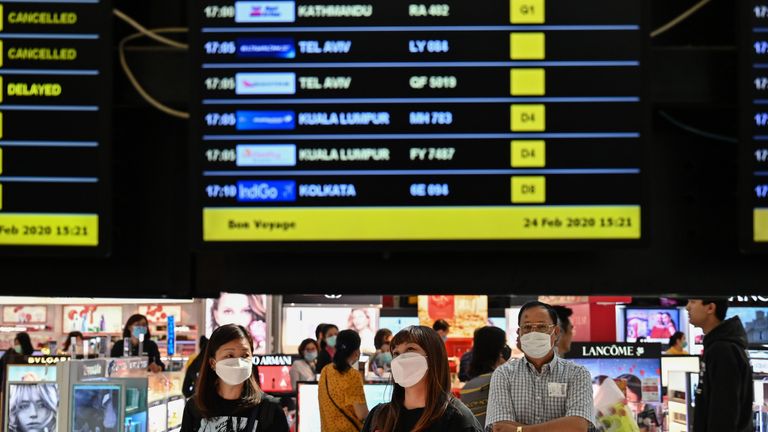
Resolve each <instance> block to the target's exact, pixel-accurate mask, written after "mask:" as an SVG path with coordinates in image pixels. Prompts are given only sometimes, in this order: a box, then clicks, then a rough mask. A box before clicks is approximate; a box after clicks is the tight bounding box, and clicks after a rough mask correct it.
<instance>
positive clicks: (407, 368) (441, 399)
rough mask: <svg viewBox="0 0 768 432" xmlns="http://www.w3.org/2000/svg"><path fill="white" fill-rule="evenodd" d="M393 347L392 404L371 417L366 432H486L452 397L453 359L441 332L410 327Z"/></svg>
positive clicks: (394, 341)
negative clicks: (451, 371)
mask: <svg viewBox="0 0 768 432" xmlns="http://www.w3.org/2000/svg"><path fill="white" fill-rule="evenodd" d="M390 347H391V348H390V349H391V350H392V355H393V357H394V359H393V360H392V378H393V380H394V381H395V383H394V384H393V387H394V388H393V390H392V401H391V402H389V403H386V404H382V405H379V406H377V407H376V408H374V409H373V411H371V413H370V414H369V415H368V418H367V419H366V421H365V425H364V426H363V432H482V430H483V427H482V426H481V425H480V424H479V423H478V422H477V419H476V418H475V416H474V415H473V414H472V411H470V410H469V409H468V408H467V407H466V406H464V404H463V403H461V401H459V400H458V399H456V398H455V397H453V395H452V394H451V377H450V372H449V369H448V354H447V353H446V351H445V344H444V343H443V341H442V339H440V336H439V335H438V334H437V332H435V331H434V330H432V329H431V328H429V327H423V326H411V327H406V328H404V329H403V330H401V331H400V332H399V333H397V335H395V337H394V338H393V339H392V342H391V345H390ZM427 401H430V403H429V404H427Z"/></svg>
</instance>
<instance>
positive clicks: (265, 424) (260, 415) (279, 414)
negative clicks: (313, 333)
mask: <svg viewBox="0 0 768 432" xmlns="http://www.w3.org/2000/svg"><path fill="white" fill-rule="evenodd" d="M195 390H196V393H195V395H194V396H193V397H192V398H190V399H189V400H188V401H187V406H186V407H184V417H183V419H182V423H181V432H218V431H228V432H253V431H256V432H288V422H287V421H286V419H285V413H283V410H282V408H280V405H279V404H277V403H273V402H270V401H268V400H266V399H265V395H264V393H263V392H262V391H261V389H260V388H259V385H258V384H257V382H256V376H255V375H254V374H253V342H252V340H251V336H250V334H249V333H248V331H247V330H246V329H245V327H243V326H239V325H235V324H227V325H224V326H221V327H219V328H217V329H216V330H214V332H213V334H211V338H210V340H209V341H208V346H207V347H206V349H205V356H204V357H203V361H202V364H201V369H200V377H199V379H198V384H197V386H196V388H195Z"/></svg>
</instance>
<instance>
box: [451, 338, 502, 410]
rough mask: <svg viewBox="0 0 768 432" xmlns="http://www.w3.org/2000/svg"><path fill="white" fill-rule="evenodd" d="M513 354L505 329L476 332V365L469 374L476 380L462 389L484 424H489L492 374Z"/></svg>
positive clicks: (462, 395) (472, 364) (465, 397)
mask: <svg viewBox="0 0 768 432" xmlns="http://www.w3.org/2000/svg"><path fill="white" fill-rule="evenodd" d="M511 355H512V349H510V348H509V345H507V333H506V332H505V331H504V330H502V329H500V328H496V327H480V328H479V329H477V330H475V335H474V341H473V344H472V362H471V363H470V365H469V374H470V375H471V376H472V377H473V378H472V379H470V380H469V382H468V383H467V384H466V385H464V388H463V389H462V390H461V401H462V402H464V405H466V406H467V408H469V409H470V410H471V411H472V413H473V414H474V415H475V417H477V420H478V422H480V424H481V425H485V413H486V411H487V409H488V392H489V391H490V388H491V375H492V374H493V371H494V370H496V368H498V367H499V366H501V365H503V364H504V363H506V362H507V361H508V360H509V358H510V357H511Z"/></svg>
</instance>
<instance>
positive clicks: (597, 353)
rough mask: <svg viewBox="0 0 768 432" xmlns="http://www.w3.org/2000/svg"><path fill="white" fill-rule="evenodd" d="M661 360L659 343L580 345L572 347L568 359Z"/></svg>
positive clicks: (574, 344)
mask: <svg viewBox="0 0 768 432" xmlns="http://www.w3.org/2000/svg"><path fill="white" fill-rule="evenodd" d="M591 357H594V358H659V357H661V344H659V343H594V342H592V343H578V342H574V343H573V344H572V345H571V351H570V352H568V354H567V355H566V358H591Z"/></svg>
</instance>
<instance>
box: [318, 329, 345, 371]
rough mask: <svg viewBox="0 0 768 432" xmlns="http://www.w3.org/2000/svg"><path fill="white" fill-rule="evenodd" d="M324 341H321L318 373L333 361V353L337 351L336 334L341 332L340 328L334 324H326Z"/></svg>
mask: <svg viewBox="0 0 768 432" xmlns="http://www.w3.org/2000/svg"><path fill="white" fill-rule="evenodd" d="M322 334H323V341H322V342H320V353H319V354H318V355H317V365H316V366H315V370H316V371H317V373H320V372H322V370H323V368H325V367H326V366H328V365H329V364H331V363H332V362H333V355H334V354H335V353H336V335H338V334H339V328H338V327H336V326H335V325H333V324H326V326H325V327H323V331H322Z"/></svg>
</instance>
